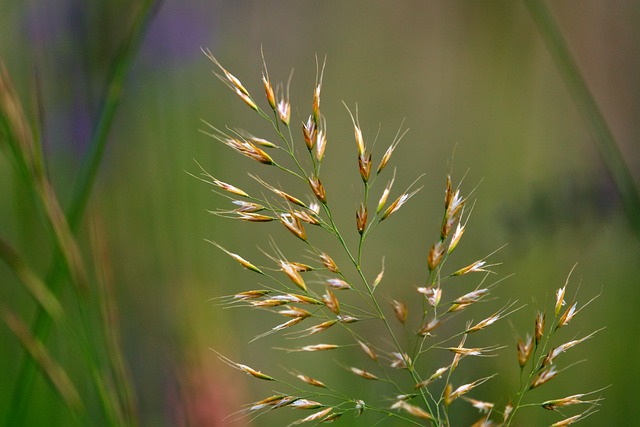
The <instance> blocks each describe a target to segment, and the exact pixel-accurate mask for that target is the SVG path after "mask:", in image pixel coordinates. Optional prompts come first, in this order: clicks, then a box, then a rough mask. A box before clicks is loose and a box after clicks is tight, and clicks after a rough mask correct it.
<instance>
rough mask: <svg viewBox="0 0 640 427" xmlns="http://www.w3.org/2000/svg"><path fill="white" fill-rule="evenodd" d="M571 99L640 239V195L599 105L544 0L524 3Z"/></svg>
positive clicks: (527, 0)
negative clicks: (589, 132)
mask: <svg viewBox="0 0 640 427" xmlns="http://www.w3.org/2000/svg"><path fill="white" fill-rule="evenodd" d="M524 4H525V5H526V7H527V9H528V10H529V13H530V15H531V17H532V18H533V21H534V22H535V24H536V25H537V27H538V30H539V31H540V34H541V36H542V38H543V40H544V43H545V45H546V46H547V49H548V50H549V53H550V54H551V56H552V58H553V60H554V61H555V63H556V65H557V67H558V71H559V72H560V74H561V76H562V78H563V79H564V81H565V83H566V85H567V88H568V89H569V93H570V95H571V97H572V98H573V99H574V101H575V103H576V106H577V108H578V110H579V111H580V113H581V114H582V116H583V117H584V119H585V121H586V122H587V126H588V128H589V130H590V131H591V133H592V134H593V138H594V141H595V143H596V146H597V147H598V150H599V151H600V155H601V156H602V159H603V160H604V163H605V165H606V167H607V169H609V173H611V176H612V177H613V180H614V182H615V185H616V187H617V188H618V191H619V192H620V197H621V199H622V203H623V206H624V209H625V212H626V214H627V217H628V219H629V223H630V225H631V227H632V229H633V231H634V232H635V233H636V235H637V236H638V237H639V238H640V192H639V191H638V188H637V186H636V184H635V181H634V180H633V176H632V175H631V172H630V171H629V168H628V166H627V164H626V163H625V161H624V158H623V156H622V153H621V152H620V149H619V147H618V144H617V143H616V140H615V138H614V136H613V133H612V132H611V129H610V128H609V126H608V124H607V122H606V120H605V118H604V116H603V115H602V112H601V111H600V108H599V107H598V104H597V103H596V101H595V99H594V97H593V95H592V94H591V91H590V90H589V87H588V86H587V83H586V82H585V80H584V77H583V76H582V74H581V72H580V68H579V67H578V64H577V63H576V61H575V60H574V58H573V56H572V55H571V52H570V50H569V47H568V45H567V42H566V41H565V39H564V37H563V35H562V32H561V31H560V28H559V27H558V23H557V22H556V21H555V19H554V18H553V15H552V14H551V12H550V11H549V8H548V7H547V5H546V3H545V1H544V0H524Z"/></svg>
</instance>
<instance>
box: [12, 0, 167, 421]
mask: <svg viewBox="0 0 640 427" xmlns="http://www.w3.org/2000/svg"><path fill="white" fill-rule="evenodd" d="M160 3H161V0H146V1H144V2H142V3H141V4H140V6H139V9H138V11H137V13H136V16H135V18H134V20H133V24H132V26H131V29H130V31H129V34H128V36H127V37H126V38H125V39H124V42H123V45H122V46H121V48H120V50H119V51H118V53H117V55H116V57H115V58H114V60H113V62H112V69H111V73H110V78H109V80H108V84H107V87H106V90H105V95H104V99H103V101H102V106H101V108H100V110H99V117H98V119H97V122H96V126H95V128H94V132H93V135H92V138H91V141H90V144H89V148H88V149H87V152H86V154H85V156H84V159H83V162H82V165H81V168H80V172H79V176H78V178H77V180H76V183H77V184H76V188H75V190H74V192H73V194H72V198H71V202H70V204H69V207H68V209H67V210H66V215H65V216H66V222H67V223H68V225H69V228H70V230H71V232H72V233H75V232H76V230H77V228H78V226H79V224H80V219H81V218H82V216H83V213H84V209H85V207H86V204H87V200H88V198H89V195H90V194H91V190H92V188H93V183H94V181H95V177H96V174H97V171H98V168H99V166H100V163H101V160H102V155H103V153H104V149H105V147H106V143H107V138H108V135H109V131H110V129H111V125H112V123H113V119H114V117H115V114H116V111H117V109H118V107H119V105H120V101H121V98H122V93H123V87H124V83H125V79H126V76H127V73H128V71H129V69H130V65H131V62H132V60H133V58H134V57H135V54H136V52H137V50H138V47H139V46H140V44H141V42H142V39H143V36H144V34H145V33H146V29H147V28H148V25H149V23H150V22H151V20H152V17H153V16H154V15H155V12H156V11H157V10H158V8H159V6H160ZM64 273H65V268H64V257H63V253H62V252H61V251H60V250H58V249H57V248H56V250H55V253H54V256H53V261H52V265H51V268H50V270H49V273H48V275H47V277H46V283H47V285H48V286H49V288H50V290H51V291H52V292H53V294H54V295H57V294H59V293H60V291H61V288H62V285H63V283H64V281H63V278H64ZM51 326H52V319H51V317H50V316H49V315H48V313H47V312H46V311H45V310H43V309H42V307H38V308H37V313H36V318H35V321H34V324H33V327H32V329H31V330H32V333H33V335H34V337H36V338H37V339H38V340H40V341H43V342H44V341H45V340H46V338H47V337H48V335H49V332H50V331H51ZM19 366H20V367H19V371H18V376H17V381H16V387H15V390H14V392H13V397H12V403H11V405H10V412H9V415H8V417H7V423H6V425H7V426H16V425H23V424H24V420H25V416H26V412H27V408H28V404H29V400H30V397H31V390H32V388H33V380H34V377H35V372H36V368H37V367H36V364H35V361H34V359H33V358H32V357H31V356H30V355H25V357H24V359H23V360H22V362H21V363H20V365H19Z"/></svg>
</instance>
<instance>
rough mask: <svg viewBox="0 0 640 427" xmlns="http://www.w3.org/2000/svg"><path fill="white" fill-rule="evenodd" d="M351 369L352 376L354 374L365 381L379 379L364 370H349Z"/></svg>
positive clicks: (353, 368) (352, 368)
mask: <svg viewBox="0 0 640 427" xmlns="http://www.w3.org/2000/svg"><path fill="white" fill-rule="evenodd" d="M349 369H351V372H353V373H354V374H356V375H357V376H359V377H361V378H364V379H365V380H379V379H380V378H378V377H377V376H375V375H374V374H372V373H371V372H367V371H365V370H364V369H359V368H355V367H353V366H352V367H351V368H349Z"/></svg>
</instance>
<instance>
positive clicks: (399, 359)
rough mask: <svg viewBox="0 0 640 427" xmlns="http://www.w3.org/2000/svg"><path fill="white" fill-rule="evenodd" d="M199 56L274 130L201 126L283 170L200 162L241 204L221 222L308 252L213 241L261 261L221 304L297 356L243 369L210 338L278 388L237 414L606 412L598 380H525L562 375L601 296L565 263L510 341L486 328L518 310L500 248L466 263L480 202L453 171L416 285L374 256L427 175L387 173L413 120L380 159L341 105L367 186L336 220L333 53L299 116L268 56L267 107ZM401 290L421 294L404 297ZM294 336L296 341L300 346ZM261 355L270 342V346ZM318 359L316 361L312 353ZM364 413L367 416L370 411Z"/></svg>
mask: <svg viewBox="0 0 640 427" xmlns="http://www.w3.org/2000/svg"><path fill="white" fill-rule="evenodd" d="M204 53H205V55H206V56H207V57H208V58H209V59H210V60H211V61H212V62H213V64H214V65H215V67H216V68H215V70H214V73H215V75H216V76H217V77H218V78H219V79H220V80H221V81H222V82H223V83H224V84H225V85H226V86H228V87H229V88H230V89H231V90H232V91H233V92H234V93H235V94H236V95H237V97H238V98H239V99H240V100H241V101H242V102H244V103H245V104H246V105H247V106H248V107H249V109H250V110H251V111H253V112H254V113H256V114H257V115H258V117H259V118H260V119H261V120H264V121H266V122H267V123H268V124H269V127H270V129H271V133H270V134H269V135H259V136H254V135H253V134H252V133H251V132H249V131H247V130H243V129H235V128H220V127H217V126H215V125H213V124H210V123H208V122H204V123H205V129H204V130H203V133H205V134H207V135H208V136H210V137H212V138H213V139H214V140H216V141H217V142H220V143H222V144H224V145H226V146H228V147H229V148H231V149H232V150H233V151H235V152H237V153H238V154H240V155H241V156H244V157H246V158H248V159H249V160H250V161H251V162H250V164H253V165H254V166H255V168H259V170H261V171H264V173H267V171H265V168H271V169H272V170H275V171H276V172H277V174H273V173H270V174H269V176H271V177H273V176H275V175H277V176H278V177H279V178H272V182H269V181H268V180H267V179H263V178H262V177H261V175H259V172H254V171H253V169H251V172H250V176H251V177H252V178H253V179H254V180H255V182H256V184H255V186H254V187H255V188H254V187H252V188H240V187H239V186H236V185H234V184H232V183H229V182H228V181H227V180H226V178H225V179H224V180H223V178H222V177H219V176H215V175H213V174H211V173H209V172H207V171H206V170H205V168H204V167H202V166H200V165H199V166H200V169H201V170H200V172H199V174H198V175H197V177H198V178H199V179H201V180H202V181H204V182H205V183H207V184H209V185H210V186H211V187H212V189H213V190H214V191H215V192H216V193H218V194H219V195H221V196H223V197H224V198H226V199H228V201H229V202H230V203H231V207H230V208H221V209H218V210H215V211H213V213H215V214H216V215H217V216H219V217H222V218H224V219H226V220H228V219H230V220H236V221H242V222H251V223H264V224H266V223H270V224H271V226H274V224H275V227H284V229H285V230H287V231H288V234H289V235H291V236H292V237H293V239H294V240H297V241H298V244H299V245H301V247H302V248H304V250H302V251H300V250H297V251H295V253H287V251H285V250H284V249H283V247H284V245H283V244H282V243H280V242H279V241H278V240H277V239H276V238H271V239H270V240H269V241H267V242H256V244H257V245H258V246H259V247H260V248H261V250H262V253H263V254H264V257H263V258H262V259H260V260H259V261H256V260H253V259H251V260H249V259H247V257H245V256H243V255H242V254H238V253H236V252H234V248H233V247H232V246H231V245H228V244H223V243H221V242H217V241H211V243H212V244H213V245H214V246H216V247H217V248H218V249H219V250H220V251H221V253H223V254H225V255H226V256H228V257H229V258H230V259H231V260H233V261H234V262H235V263H237V264H239V265H240V266H241V267H244V268H245V269H247V270H249V271H251V272H253V273H255V275H256V281H257V282H258V283H259V286H256V287H242V288H240V289H238V291H237V293H235V294H233V295H227V296H224V297H220V298H219V299H218V301H219V303H220V305H222V306H224V307H239V308H241V309H242V310H261V311H266V312H268V313H269V314H270V315H271V316H272V317H273V318H274V322H273V323H274V324H275V326H273V327H271V328H268V327H267V328H265V327H264V324H260V325H259V326H257V327H256V331H255V333H256V336H255V338H254V340H253V341H258V342H259V341H260V340H263V339H265V337H267V336H271V335H280V336H281V337H282V345H281V346H279V347H277V348H273V349H272V350H273V351H274V352H284V353H291V354H293V355H296V356H299V357H296V358H295V360H296V361H297V362H296V365H295V366H290V365H289V364H288V363H287V365H286V369H280V370H279V369H277V368H276V367H274V366H249V365H247V364H245V363H243V361H235V360H232V359H230V358H228V357H227V356H225V355H223V354H221V353H219V352H218V351H217V350H215V349H214V352H215V353H216V354H217V355H218V357H219V358H220V360H221V361H223V362H224V363H225V364H227V365H228V366H230V367H231V368H233V369H236V370H238V371H240V372H242V373H245V374H247V375H249V376H251V377H253V379H255V380H261V381H266V382H270V383H273V384H274V387H273V389H272V390H273V391H272V394H269V395H267V396H265V397H264V398H262V399H260V400H257V401H254V402H250V403H249V404H248V406H247V407H246V408H244V409H241V410H240V411H239V412H238V413H237V414H236V415H237V417H238V418H244V417H248V418H249V419H253V418H254V417H257V416H262V415H265V416H273V417H277V416H278V415H276V412H281V411H290V410H294V411H301V410H304V412H303V414H301V415H300V416H299V417H297V419H295V420H294V421H292V422H291V423H290V424H289V425H297V424H303V423H306V424H309V425H319V424H322V423H327V422H333V421H336V420H338V419H342V420H343V421H345V422H346V423H347V424H349V425H354V423H357V421H356V420H355V419H356V418H357V417H359V416H361V415H362V414H363V413H375V414H377V417H376V418H377V420H376V421H375V422H376V425H378V423H380V424H382V423H384V422H385V421H389V422H390V423H392V422H396V423H399V424H401V425H432V426H451V425H461V423H462V425H468V424H471V423H472V424H473V425H474V426H496V425H499V426H510V425H520V423H519V422H518V419H520V418H522V419H524V418H525V417H527V411H529V410H531V409H532V407H537V408H538V409H539V410H542V411H544V410H551V411H556V412H557V414H558V415H557V421H556V422H554V423H553V424H552V425H553V426H558V427H559V426H565V425H570V424H574V423H576V422H578V421H580V420H582V419H584V418H586V417H588V416H590V415H592V414H593V413H595V412H597V410H598V406H599V404H600V397H599V396H598V393H599V391H600V390H596V391H591V392H587V393H577V394H573V395H570V396H565V397H557V396H553V395H552V394H553V393H550V394H551V395H552V396H551V398H545V399H544V400H540V397H539V396H540V395H539V394H538V393H536V394H535V397H533V398H531V397H530V395H531V393H530V391H531V390H534V389H538V388H540V387H543V386H546V385H547V383H550V382H554V381H555V382H557V381H558V380H557V379H556V378H557V377H558V376H560V375H561V373H562V371H563V370H565V369H568V368H569V367H572V366H573V365H572V364H571V363H567V362H566V360H564V359H565V358H566V357H565V356H564V353H565V352H569V350H570V349H572V348H573V347H575V346H577V345H579V344H582V343H584V342H585V341H588V340H590V339H591V338H592V337H593V336H594V335H595V334H596V332H598V331H595V332H592V333H589V334H586V335H582V336H579V337H574V338H572V339H570V340H565V339H563V338H562V337H561V336H559V334H558V331H559V330H561V329H562V330H564V329H566V328H568V327H569V324H570V323H572V322H574V318H575V317H576V316H577V315H578V314H580V313H581V311H582V310H583V309H584V308H585V307H586V306H588V305H589V303H590V302H591V301H592V300H590V301H588V302H587V303H585V304H580V303H578V302H577V301H575V300H573V299H569V298H568V297H567V295H568V294H567V291H568V288H569V284H570V280H569V278H570V277H571V274H569V278H567V281H566V283H565V284H564V286H562V287H560V288H559V289H558V290H557V292H556V298H555V301H553V306H552V307H551V308H550V309H545V308H544V307H543V308H540V309H539V310H538V311H536V312H535V313H532V316H531V322H530V324H529V325H526V326H525V327H524V328H522V331H521V335H520V338H518V339H517V341H516V342H515V343H514V342H511V341H510V340H509V338H508V337H507V339H502V337H497V336H495V334H491V333H489V332H488V331H490V330H492V327H493V325H494V324H497V323H498V322H502V321H503V320H504V319H505V318H507V317H509V316H510V315H511V314H512V313H514V312H515V311H518V310H520V309H523V307H524V306H523V305H521V304H520V303H518V302H517V301H506V302H500V298H499V295H498V294H497V292H496V291H497V289H498V285H499V283H500V282H501V281H502V280H503V279H501V278H500V276H498V275H497V273H495V271H494V270H495V267H496V266H497V264H496V263H494V262H493V261H492V259H493V258H494V257H495V254H489V255H486V256H481V257H479V258H477V259H473V260H471V261H470V262H469V261H466V262H461V261H459V260H458V259H456V257H455V255H456V254H457V253H458V252H457V251H456V249H457V248H458V247H459V244H460V243H461V242H462V238H463V236H464V233H465V230H466V228H467V223H468V220H469V215H470V214H471V211H472V207H473V203H471V202H470V199H469V197H471V196H470V195H468V194H465V192H464V191H463V188H462V186H461V185H456V184H454V183H453V179H452V178H451V177H450V176H447V177H446V180H444V181H445V186H444V203H443V206H442V219H441V221H440V222H439V223H438V224H434V228H433V230H434V233H433V235H434V236H436V237H435V239H434V241H433V242H432V243H431V244H430V245H426V246H427V247H428V248H429V249H428V250H427V251H425V253H424V254H422V257H421V258H422V262H420V263H419V264H418V268H420V269H421V270H422V273H423V274H422V276H423V281H422V283H420V284H417V285H408V286H409V287H410V289H408V290H407V289H398V285H393V286H391V284H390V283H387V280H386V278H385V268H384V260H373V261H372V260H369V259H368V258H367V257H366V254H367V250H366V249H367V243H368V239H369V237H370V236H371V235H372V234H373V233H374V232H375V233H383V232H384V226H385V224H386V223H387V222H388V221H393V220H395V219H396V218H398V217H400V216H401V215H402V212H401V210H402V207H403V206H405V204H406V203H408V202H410V200H411V199H412V198H414V197H416V196H417V194H418V192H419V190H420V189H421V187H419V184H418V183H419V179H418V180H416V181H414V183H413V184H412V185H410V186H409V187H408V188H403V189H401V190H400V191H398V190H397V189H396V188H395V187H394V182H395V178H396V173H398V172H397V171H398V170H402V168H401V167H397V168H396V170H393V171H391V167H390V165H391V164H392V162H393V153H394V152H395V150H396V149H397V148H398V145H399V143H400V141H401V140H402V139H403V138H404V137H405V135H406V131H404V130H403V129H400V130H399V131H398V132H397V134H396V136H395V138H394V139H393V140H392V141H390V143H389V144H388V146H387V147H388V148H387V149H386V151H384V154H383V155H382V156H381V157H380V158H379V159H374V156H373V154H372V152H373V150H372V142H371V141H370V140H369V139H368V138H367V137H366V136H365V135H364V133H363V131H362V127H361V125H360V120H359V117H358V112H357V109H356V110H355V112H352V111H351V110H350V109H349V108H347V112H348V114H349V115H350V117H351V120H352V123H353V132H354V136H353V140H354V143H353V151H354V161H353V167H354V168H357V170H358V175H359V180H358V181H359V183H358V182H356V183H355V184H354V185H358V186H360V188H361V190H360V192H359V193H360V196H359V197H360V200H357V201H356V205H357V208H356V209H355V212H353V214H352V215H353V217H352V220H351V221H352V222H351V224H352V226H351V227H350V228H347V229H343V228H340V227H339V226H338V225H337V224H344V223H347V221H343V220H342V218H337V217H336V215H337V214H336V212H337V211H340V210H339V209H338V210H337V209H336V205H340V204H341V203H343V202H344V201H342V200H339V199H336V198H335V197H333V194H332V190H331V189H330V188H325V186H324V185H323V181H325V176H326V175H327V174H331V173H335V171H334V170H332V169H331V168H332V167H331V165H325V164H324V160H325V150H327V149H330V146H331V144H330V142H329V141H331V139H332V137H329V136H328V133H327V119H326V118H325V116H324V115H323V114H322V112H321V108H320V105H321V102H320V101H321V93H322V86H323V83H322V82H323V74H324V69H325V66H324V64H322V65H321V66H319V67H318V73H317V76H316V80H315V85H314V88H313V96H312V99H311V102H310V104H309V110H308V111H309V113H308V117H307V118H304V119H301V120H299V121H298V120H295V119H293V120H292V117H291V111H299V110H298V109H297V108H295V107H294V106H292V105H291V104H290V100H289V89H288V85H287V87H286V88H285V87H284V86H283V85H282V84H278V85H276V86H275V89H274V84H273V83H272V81H271V77H270V76H269V72H268V70H267V65H266V61H264V60H263V63H264V68H263V71H262V85H263V87H264V96H265V98H266V99H265V102H266V105H267V106H266V108H264V109H263V108H262V107H261V106H260V102H259V100H258V99H257V98H256V97H254V95H253V94H251V93H250V92H249V91H248V90H247V89H246V87H245V86H244V85H243V84H242V83H241V81H240V80H239V79H238V78H236V77H235V76H234V75H233V74H232V73H231V72H229V71H228V70H227V69H226V68H224V67H223V65H222V64H221V63H220V62H219V61H218V60H217V59H216V57H215V56H214V55H213V54H212V53H211V52H210V51H208V50H207V51H204ZM345 106H346V105H345ZM296 122H298V123H299V124H296ZM294 135H295V136H294ZM275 182H278V184H276V183H275ZM289 188H291V190H290V189H289ZM301 188H306V190H302V191H301V190H300V189H301ZM347 203H353V201H352V200H349V201H347ZM316 230H320V232H319V233H320V234H322V233H324V234H325V235H327V236H330V239H332V240H333V241H334V242H337V248H338V251H339V252H340V253H334V252H331V251H330V250H328V249H326V248H325V247H326V245H327V243H326V240H322V239H319V238H318V236H319V233H317V232H316ZM312 231H313V232H312ZM396 238H397V237H396ZM351 242H354V243H351ZM265 247H267V248H268V249H265ZM335 259H346V260H347V262H346V263H347V264H348V265H339V264H338V263H337V262H335V261H334V260H335ZM374 263H378V264H382V265H383V267H382V269H381V270H379V271H378V272H376V273H375V274H368V273H367V268H365V265H372V264H374ZM463 277H464V278H466V279H463ZM474 277H476V279H475V280H473V278H474ZM405 286H407V285H405ZM407 291H409V292H410V295H412V296H411V297H409V298H407V297H406V295H407V293H406V292H407ZM402 295H405V297H403V296H402ZM487 307H491V308H489V309H488V308H487ZM474 319H481V320H479V321H478V320H474ZM514 328H515V327H514ZM516 329H518V328H516ZM292 340H293V342H296V341H297V342H298V343H299V344H297V345H296V344H290V343H291V342H292ZM253 345H255V343H253ZM514 348H515V349H516V351H513V349H514ZM260 351H266V350H265V347H264V346H263V347H261V350H260ZM505 351H508V352H511V360H512V361H513V363H512V366H511V367H509V366H504V372H500V371H493V370H485V369H486V367H485V364H483V363H482V362H481V360H482V359H483V358H486V357H493V356H495V355H497V354H498V353H501V352H505ZM310 353H319V356H318V357H321V358H322V360H323V362H322V363H323V364H325V365H333V366H335V369H337V370H340V372H342V375H341V377H343V378H342V381H341V382H338V383H336V382H335V381H333V382H329V381H326V380H325V379H324V378H316V377H314V376H312V375H311V374H308V372H307V371H305V369H307V370H308V369H309V368H310V366H311V365H310V363H309V362H307V358H308V357H309V356H310ZM561 355H562V357H560V356H561ZM318 357H315V358H314V360H316V362H315V363H316V364H317V363H318V362H317V360H318ZM287 360H289V359H287ZM354 360H356V361H358V362H357V363H354V362H353V361H354ZM436 361H440V362H442V363H439V364H438V362H436ZM463 365H464V366H467V365H469V366H470V367H472V370H471V372H473V375H474V376H473V377H472V378H469V377H468V375H469V374H468V372H469V371H465V372H466V373H464V374H461V373H460V371H461V367H462V366H463ZM511 368H516V369H515V370H514V369H511ZM282 371H284V372H282ZM514 372H515V373H516V375H517V372H519V387H517V388H516V389H513V390H504V391H503V392H501V393H500V396H501V397H499V398H498V399H492V400H490V399H487V398H485V397H483V396H484V395H490V396H494V397H495V392H493V393H489V391H490V390H491V389H490V388H489V386H490V384H491V382H492V381H494V378H495V377H496V375H498V374H500V375H506V376H509V375H511V374H512V373H514ZM353 381H360V382H361V383H362V385H363V388H366V389H369V390H375V391H374V392H373V393H371V394H367V396H377V398H373V400H372V399H371V398H366V399H365V398H364V397H362V396H360V395H359V394H358V392H355V393H354V392H353V390H352V389H349V388H348V387H345V384H346V383H349V382H353ZM545 388H548V386H546V387H545ZM349 390H350V391H349ZM362 394H365V393H364V391H363V392H362ZM462 405H470V406H472V407H475V408H476V409H477V410H478V411H479V415H476V419H475V420H474V421H472V422H471V423H469V422H467V424H465V423H464V421H461V419H460V416H458V415H457V413H458V412H461V410H462V409H464V408H462ZM367 420H368V421H367V422H369V423H370V422H371V420H372V418H368V419H367Z"/></svg>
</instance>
